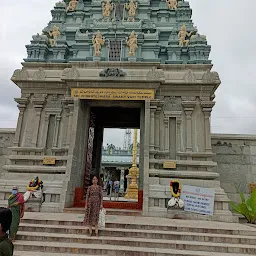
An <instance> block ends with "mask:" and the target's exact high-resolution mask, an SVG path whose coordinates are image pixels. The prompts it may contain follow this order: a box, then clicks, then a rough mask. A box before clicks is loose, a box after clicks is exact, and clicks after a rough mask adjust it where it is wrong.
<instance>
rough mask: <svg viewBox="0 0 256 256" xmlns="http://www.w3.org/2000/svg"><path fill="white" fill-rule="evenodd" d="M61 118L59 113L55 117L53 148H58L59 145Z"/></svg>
mask: <svg viewBox="0 0 256 256" xmlns="http://www.w3.org/2000/svg"><path fill="white" fill-rule="evenodd" d="M60 120H61V116H60V115H57V116H56V117H55V130H54V135H53V148H57V146H58V135H59V128H60Z"/></svg>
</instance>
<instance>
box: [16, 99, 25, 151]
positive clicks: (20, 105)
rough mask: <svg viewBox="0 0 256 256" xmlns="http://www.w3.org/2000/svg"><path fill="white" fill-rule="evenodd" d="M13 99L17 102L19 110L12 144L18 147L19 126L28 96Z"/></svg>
mask: <svg viewBox="0 0 256 256" xmlns="http://www.w3.org/2000/svg"><path fill="white" fill-rule="evenodd" d="M15 101H16V102H17V103H18V108H19V111H20V112H19V117H18V123H17V128H16V132H15V138H14V142H13V145H14V146H15V147H18V146H19V144H20V135H21V134H20V133H21V127H22V123H23V117H24V111H25V109H26V106H27V104H28V98H16V99H15Z"/></svg>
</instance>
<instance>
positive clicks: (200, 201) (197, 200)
mask: <svg viewBox="0 0 256 256" xmlns="http://www.w3.org/2000/svg"><path fill="white" fill-rule="evenodd" d="M214 194H215V191H214V189H209V188H201V187H195V186H189V185H183V187H182V190H181V197H180V198H181V199H182V200H183V201H184V204H185V206H184V210H185V211H187V212H195V213H200V214H204V215H213V211H214Z"/></svg>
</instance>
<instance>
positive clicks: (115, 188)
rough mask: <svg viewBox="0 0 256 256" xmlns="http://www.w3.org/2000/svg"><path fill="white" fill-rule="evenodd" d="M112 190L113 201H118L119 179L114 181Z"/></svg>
mask: <svg viewBox="0 0 256 256" xmlns="http://www.w3.org/2000/svg"><path fill="white" fill-rule="evenodd" d="M114 191H115V201H118V199H119V181H118V180H116V181H115V182H114Z"/></svg>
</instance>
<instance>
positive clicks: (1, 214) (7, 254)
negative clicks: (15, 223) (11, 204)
mask: <svg viewBox="0 0 256 256" xmlns="http://www.w3.org/2000/svg"><path fill="white" fill-rule="evenodd" d="M11 223H12V212H11V211H10V210H9V209H6V208H3V207H1V208H0V256H12V255H13V244H12V242H11V240H10V239H9V238H8V235H7V231H8V230H9V229H10V226H11Z"/></svg>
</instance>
